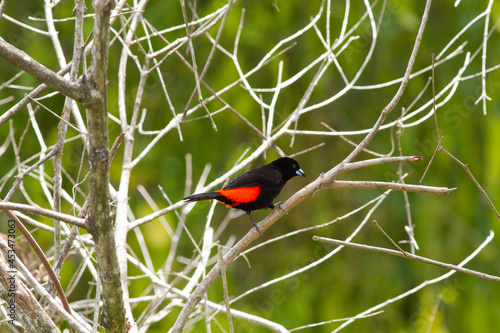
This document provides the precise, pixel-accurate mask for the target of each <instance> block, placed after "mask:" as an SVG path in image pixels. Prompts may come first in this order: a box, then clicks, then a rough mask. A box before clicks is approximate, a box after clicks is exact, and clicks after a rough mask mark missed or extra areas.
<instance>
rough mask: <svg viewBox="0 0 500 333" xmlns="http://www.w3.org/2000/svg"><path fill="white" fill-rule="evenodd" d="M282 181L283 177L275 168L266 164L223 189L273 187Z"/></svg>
mask: <svg viewBox="0 0 500 333" xmlns="http://www.w3.org/2000/svg"><path fill="white" fill-rule="evenodd" d="M282 179H283V175H282V174H281V172H280V171H279V170H277V169H276V168H274V167H272V166H270V165H268V164H266V165H263V166H261V167H260V168H257V169H255V170H252V171H249V172H247V173H244V174H242V175H241V176H239V177H236V178H235V179H233V180H232V181H231V182H230V183H229V184H227V185H226V186H225V187H224V189H225V190H227V189H232V188H241V187H254V186H275V185H278V184H279V183H280V182H281V181H282Z"/></svg>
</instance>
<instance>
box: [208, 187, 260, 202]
mask: <svg viewBox="0 0 500 333" xmlns="http://www.w3.org/2000/svg"><path fill="white" fill-rule="evenodd" d="M216 192H218V193H220V194H222V195H223V196H225V197H226V198H228V199H229V200H231V201H234V204H240V203H247V202H252V201H255V199H257V197H258V196H259V193H260V187H259V186H253V187H240V188H231V189H228V190H219V191H216ZM234 204H233V205H234Z"/></svg>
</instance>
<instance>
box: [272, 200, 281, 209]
mask: <svg viewBox="0 0 500 333" xmlns="http://www.w3.org/2000/svg"><path fill="white" fill-rule="evenodd" d="M282 204H283V201H278V202H277V203H275V204H272V206H271V207H270V208H275V207H276V206H278V208H279V209H281V210H283V208H281V205H282Z"/></svg>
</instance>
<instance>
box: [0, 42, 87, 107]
mask: <svg viewBox="0 0 500 333" xmlns="http://www.w3.org/2000/svg"><path fill="white" fill-rule="evenodd" d="M0 57H2V58H4V59H5V60H7V61H9V62H10V63H12V64H13V65H15V66H17V67H19V68H21V69H22V70H24V71H25V72H27V73H29V74H30V75H31V76H33V77H34V78H35V79H37V80H39V81H40V82H43V83H45V84H46V85H48V86H49V87H50V88H52V89H54V90H57V91H59V92H60V93H61V94H63V95H65V96H68V97H70V98H72V99H74V100H76V101H79V102H80V103H85V102H86V101H87V100H89V99H90V94H89V93H88V90H87V89H86V87H85V86H84V85H82V84H81V83H79V82H69V81H67V80H66V79H64V78H63V77H62V76H60V75H58V74H57V73H55V72H53V71H51V70H50V69H48V68H47V67H45V66H43V65H42V64H40V63H38V62H37V61H35V60H33V59H32V58H31V57H30V56H29V55H27V54H26V53H24V52H23V51H20V50H18V49H16V48H15V47H14V46H12V45H10V44H9V43H7V42H6V41H5V40H4V39H3V38H2V37H0Z"/></svg>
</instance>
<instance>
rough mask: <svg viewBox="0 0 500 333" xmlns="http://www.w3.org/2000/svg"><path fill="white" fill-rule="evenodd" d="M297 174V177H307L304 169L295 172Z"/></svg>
mask: <svg viewBox="0 0 500 333" xmlns="http://www.w3.org/2000/svg"><path fill="white" fill-rule="evenodd" d="M295 174H296V175H297V176H302V177H305V176H306V174H305V173H304V171H302V169H299V170H297V171H295Z"/></svg>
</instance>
